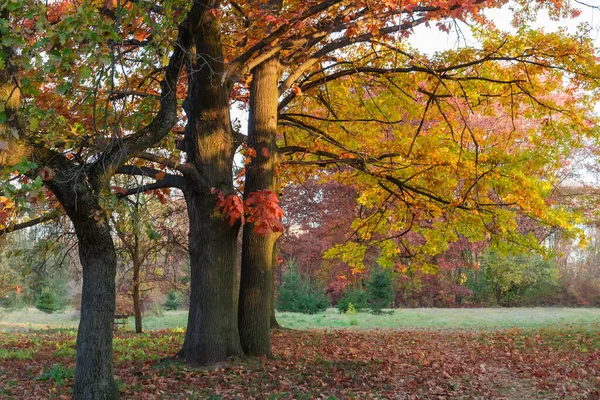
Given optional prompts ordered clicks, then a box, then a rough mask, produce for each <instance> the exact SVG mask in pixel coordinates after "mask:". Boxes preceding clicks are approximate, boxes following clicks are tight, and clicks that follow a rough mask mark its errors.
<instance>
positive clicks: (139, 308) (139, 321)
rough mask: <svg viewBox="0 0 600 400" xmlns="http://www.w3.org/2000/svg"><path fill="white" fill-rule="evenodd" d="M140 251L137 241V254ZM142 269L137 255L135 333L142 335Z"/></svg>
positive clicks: (134, 274)
mask: <svg viewBox="0 0 600 400" xmlns="http://www.w3.org/2000/svg"><path fill="white" fill-rule="evenodd" d="M137 251H138V246H137V241H136V252H137ZM140 269H141V262H140V260H139V259H138V255H137V254H136V256H135V258H134V260H133V293H132V295H133V314H134V317H135V333H142V305H141V302H140V283H141V282H140Z"/></svg>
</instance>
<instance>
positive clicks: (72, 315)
mask: <svg viewBox="0 0 600 400" xmlns="http://www.w3.org/2000/svg"><path fill="white" fill-rule="evenodd" d="M277 320H278V321H279V323H280V324H281V325H282V326H283V327H285V328H290V329H327V328H344V329H375V328H379V329H413V328H423V329H460V328H465V329H502V328H541V327H545V326H554V325H557V324H558V325H564V326H568V325H578V326H581V325H582V324H583V325H589V324H596V323H600V309H599V308H541V307H540V308H409V309H394V310H388V312H386V313H384V314H383V315H373V314H370V313H368V312H359V313H356V314H354V315H351V314H341V313H339V312H338V311H337V310H336V309H334V308H330V309H328V310H327V311H326V312H324V313H319V314H313V315H309V314H299V313H288V312H284V313H278V314H277ZM128 322H129V327H128V329H131V330H133V327H134V322H133V317H130V318H129V321H128ZM143 323H144V329H145V330H150V331H153V330H160V329H176V328H185V326H186V323H187V311H184V310H179V311H157V312H153V313H148V315H146V316H145V317H144V319H143ZM77 324H78V317H77V313H76V311H75V310H72V309H67V310H64V311H62V312H56V313H53V314H45V313H43V312H41V311H39V310H37V309H35V308H25V309H22V310H18V311H12V312H7V311H4V312H2V311H0V330H23V329H48V328H76V327H77Z"/></svg>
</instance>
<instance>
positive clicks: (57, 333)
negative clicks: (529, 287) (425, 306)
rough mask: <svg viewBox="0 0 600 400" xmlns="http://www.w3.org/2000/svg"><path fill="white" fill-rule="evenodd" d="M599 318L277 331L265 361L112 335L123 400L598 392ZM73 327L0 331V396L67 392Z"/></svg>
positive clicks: (170, 334) (167, 337)
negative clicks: (554, 324) (523, 325)
mask: <svg viewBox="0 0 600 400" xmlns="http://www.w3.org/2000/svg"><path fill="white" fill-rule="evenodd" d="M599 330H600V326H598V325H587V326H580V327H567V326H561V327H558V328H549V327H546V328H533V329H526V330H522V329H515V328H511V329H502V330H467V329H454V330H444V329H435V330H432V329H410V330H348V329H335V330H323V329H320V330H303V331H300V330H290V329H287V330H278V331H274V332H273V336H272V338H273V350H274V358H273V359H268V360H267V359H254V360H250V361H247V362H245V363H241V362H239V361H237V362H236V361H232V362H231V363H230V364H229V365H226V366H221V367H219V368H217V369H204V370H197V369H191V368H188V367H186V366H185V365H184V364H181V363H178V362H171V361H167V362H165V361H163V362H161V359H164V358H165V357H168V356H170V355H173V354H174V353H175V352H176V351H177V350H178V349H179V347H180V346H181V343H182V340H183V330H182V329H177V330H162V331H152V332H149V333H144V334H141V335H135V334H134V333H132V332H125V331H123V332H119V333H117V335H116V338H115V342H114V348H115V376H116V378H117V380H118V383H119V386H120V388H121V393H122V395H123V398H125V399H215V400H216V399H314V398H322V399H349V398H355V399H367V398H378V399H514V400H517V399H519V400H525V399H590V400H591V399H598V398H599V397H600V331H599ZM75 335H76V332H75V330H74V329H62V330H60V329H58V330H37V331H36V330H32V331H26V332H25V331H13V332H3V333H2V332H0V398H2V399H66V398H69V388H70V385H71V384H72V379H73V371H74V369H73V368H74V361H75Z"/></svg>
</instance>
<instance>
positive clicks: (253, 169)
mask: <svg viewBox="0 0 600 400" xmlns="http://www.w3.org/2000/svg"><path fill="white" fill-rule="evenodd" d="M278 70H279V62H278V60H277V58H272V59H270V60H267V61H265V62H264V63H262V64H260V65H259V66H257V67H256V68H255V69H254V70H253V75H252V84H251V88H250V117H249V121H248V146H249V147H252V148H254V149H255V150H256V154H257V155H256V157H255V158H254V159H253V161H252V163H251V164H249V165H248V166H247V167H246V181H245V187H244V196H248V195H249V194H251V193H252V192H255V191H257V190H270V191H273V192H275V193H277V187H276V186H277V185H276V177H275V166H276V155H277V143H276V133H277V97H278V89H277V83H278ZM265 150H266V151H265ZM253 228H254V227H253V224H251V223H249V224H247V225H246V227H245V229H244V236H243V244H242V271H241V279H240V301H239V305H238V319H239V331H240V339H241V341H242V348H243V349H244V351H245V352H246V354H247V355H251V356H261V355H265V356H271V339H270V329H271V309H272V302H273V251H274V246H275V241H276V240H277V237H278V234H275V233H270V234H268V235H267V236H261V235H259V234H257V233H256V232H255V231H254V229H253Z"/></svg>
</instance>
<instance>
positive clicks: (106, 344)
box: [43, 152, 119, 400]
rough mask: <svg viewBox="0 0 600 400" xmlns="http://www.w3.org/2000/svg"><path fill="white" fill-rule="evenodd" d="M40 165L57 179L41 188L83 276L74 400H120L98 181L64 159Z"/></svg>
mask: <svg viewBox="0 0 600 400" xmlns="http://www.w3.org/2000/svg"><path fill="white" fill-rule="evenodd" d="M43 157H45V158H46V162H45V164H46V165H48V166H49V167H50V168H52V169H53V170H54V171H55V172H56V175H55V177H54V178H53V179H51V180H49V181H47V182H46V186H47V187H48V188H49V189H50V190H51V191H52V192H53V193H54V194H55V196H56V198H57V199H58V201H59V202H60V204H61V205H62V206H63V208H64V209H65V212H66V213H67V215H68V216H69V218H70V220H71V222H72V223H73V226H74V227H75V233H76V235H77V241H78V246H79V247H78V248H79V260H80V261H81V266H82V270H83V285H82V296H81V319H80V321H79V329H78V331H77V355H76V364H75V381H74V384H73V399H74V400H99V399H100V400H112V399H118V398H119V390H118V388H117V385H116V382H115V380H114V377H113V359H112V354H113V351H112V350H113V349H112V338H113V322H114V316H115V296H116V285H115V277H116V272H117V255H116V252H115V247H114V243H113V240H112V236H111V233H110V226H109V223H108V218H107V216H106V213H105V211H104V210H103V209H102V207H101V206H100V199H99V197H98V194H97V193H100V190H99V189H94V188H98V187H104V186H103V185H102V184H101V183H99V182H98V181H96V180H94V179H92V182H90V181H88V178H86V177H84V176H83V174H81V173H80V170H79V169H77V168H72V167H68V165H69V164H68V163H69V161H68V160H66V158H64V156H62V155H60V154H58V153H53V152H49V153H48V154H45V155H44V156H43Z"/></svg>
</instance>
